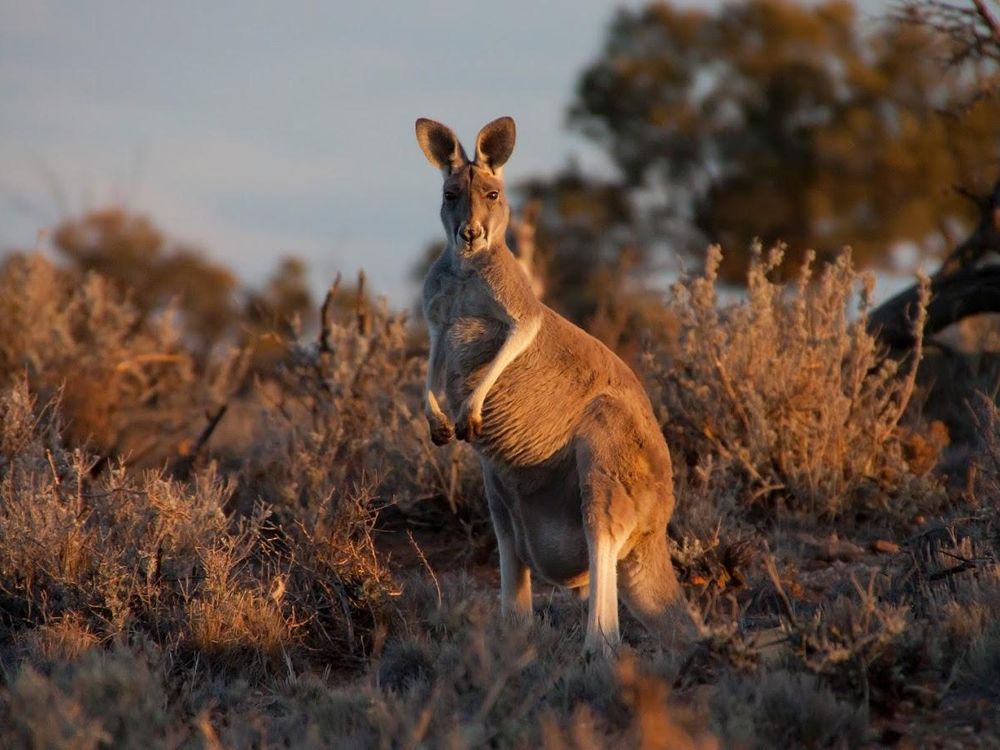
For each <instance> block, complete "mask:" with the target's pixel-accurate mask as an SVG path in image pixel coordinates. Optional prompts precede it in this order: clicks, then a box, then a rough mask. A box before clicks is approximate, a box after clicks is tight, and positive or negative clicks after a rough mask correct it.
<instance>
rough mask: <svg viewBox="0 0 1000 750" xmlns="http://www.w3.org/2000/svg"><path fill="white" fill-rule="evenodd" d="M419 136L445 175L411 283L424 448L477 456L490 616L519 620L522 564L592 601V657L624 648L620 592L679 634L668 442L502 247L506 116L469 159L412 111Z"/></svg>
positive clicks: (509, 124) (595, 346) (639, 398)
mask: <svg viewBox="0 0 1000 750" xmlns="http://www.w3.org/2000/svg"><path fill="white" fill-rule="evenodd" d="M416 131H417V142H418V143H419V145H420V148H421V149H422V150H423V152H424V155H425V156H426V157H427V159H428V161H430V163H431V164H432V165H434V166H435V167H437V168H438V169H440V170H441V173H442V174H443V176H444V190H443V195H442V202H441V221H442V223H443V224H444V229H445V233H446V237H447V245H446V247H445V249H444V250H443V251H442V253H441V255H440V256H439V257H438V258H437V260H436V261H435V262H434V264H433V265H432V266H431V268H430V269H429V271H428V273H427V276H426V278H425V279H424V286H423V309H424V316H425V318H426V320H427V323H428V327H429V329H430V354H429V357H428V367H427V384H426V392H425V404H424V411H425V416H426V418H427V422H428V425H429V427H430V433H431V438H432V440H433V441H434V443H435V444H437V445H444V444H446V443H448V442H449V441H451V440H452V439H454V438H456V437H457V438H458V439H459V440H464V441H467V442H469V443H470V444H471V445H472V447H473V448H474V449H475V450H476V452H477V453H478V455H479V458H480V463H481V465H482V471H483V480H484V485H485V488H486V497H487V502H488V504H489V509H490V516H491V519H492V521H493V528H494V531H495V533H496V538H497V549H498V553H499V557H500V603H501V612H502V613H503V614H504V615H506V616H511V617H530V616H531V613H532V598H531V576H532V573H534V574H535V575H537V576H538V577H539V578H541V579H543V580H545V581H548V582H550V583H553V584H556V585H561V586H566V587H569V588H571V589H575V590H577V592H578V593H579V594H580V595H581V596H583V597H587V596H589V599H590V601H589V612H588V616H587V630H586V636H585V641H584V647H585V650H586V651H588V652H590V653H603V654H605V655H613V654H614V652H615V649H616V647H617V646H618V644H619V643H620V635H619V629H618V596H619V591H620V592H621V595H622V597H623V599H624V601H625V603H626V605H627V606H628V607H629V609H630V610H631V611H632V612H633V613H634V614H635V616H636V617H637V618H638V619H639V620H640V621H641V622H642V623H643V624H644V625H645V627H646V628H647V629H649V630H650V631H651V632H652V633H654V634H655V635H657V636H659V637H660V638H661V639H662V640H664V641H665V642H666V643H668V644H672V643H675V642H676V639H677V638H682V637H688V636H690V635H691V634H692V632H693V627H694V625H693V620H692V617H691V615H690V613H689V611H688V609H687V605H686V602H685V599H684V595H683V591H682V590H681V588H680V585H679V584H678V582H677V577H676V576H675V574H674V570H673V567H672V566H671V563H670V555H669V553H668V548H667V538H666V528H667V522H668V521H669V520H670V516H671V514H672V513H673V507H674V497H673V482H672V475H671V464H670V453H669V451H668V449H667V445H666V442H665V441H664V439H663V435H662V433H661V432H660V429H659V426H658V424H657V422H656V419H655V417H654V416H653V409H652V406H651V405H650V402H649V397H648V396H647V394H646V392H645V390H644V389H643V387H642V385H641V384H640V382H639V380H638V378H637V377H636V376H635V374H634V373H633V372H632V370H631V369H630V368H629V367H628V366H627V365H626V364H625V363H624V362H622V360H621V359H619V358H618V357H617V356H616V355H615V354H614V353H613V352H612V351H611V350H610V349H608V348H607V347H605V346H604V345H603V344H602V343H601V342H599V341H598V340H597V339H595V338H593V337H592V336H590V335H589V334H587V333H586V332H584V331H583V330H582V329H580V328H578V327H577V326H575V325H573V324H572V323H570V322H569V321H568V320H566V319H565V318H563V317H562V316H560V315H559V314H558V313H556V312H555V311H553V310H551V309H550V308H549V307H547V306H546V305H544V304H543V303H542V302H540V301H539V299H538V298H537V297H536V295H535V293H534V292H533V290H532V286H531V282H530V280H529V278H528V276H527V274H526V273H525V272H524V270H523V269H522V267H521V265H520V264H519V263H518V261H517V259H516V258H515V257H514V256H513V255H512V254H511V252H510V250H509V249H508V247H507V245H506V241H505V239H504V235H505V230H506V228H507V223H508V220H509V217H510V209H509V207H508V205H507V199H506V196H505V194H504V181H503V167H504V164H505V163H506V162H507V160H508V159H509V158H510V155H511V153H512V152H513V149H514V139H515V127H514V121H513V120H512V119H511V118H509V117H501V118H499V119H496V120H493V121H492V122H490V123H489V124H487V125H486V126H484V127H483V129H482V130H481V131H480V132H479V135H478V136H477V138H476V150H475V157H474V159H473V160H471V161H470V160H469V158H468V157H467V156H466V153H465V150H464V149H463V148H462V145H461V144H460V143H459V141H458V139H457V138H456V137H455V134H454V133H453V132H452V130H451V129H450V128H448V127H447V126H445V125H442V124H441V123H438V122H434V121H433V120H428V119H424V118H421V119H419V120H417V123H416ZM442 401H444V402H445V404H446V407H447V411H448V413H447V414H446V413H445V410H444V409H443V408H442V406H441V402H442ZM619 586H620V588H619Z"/></svg>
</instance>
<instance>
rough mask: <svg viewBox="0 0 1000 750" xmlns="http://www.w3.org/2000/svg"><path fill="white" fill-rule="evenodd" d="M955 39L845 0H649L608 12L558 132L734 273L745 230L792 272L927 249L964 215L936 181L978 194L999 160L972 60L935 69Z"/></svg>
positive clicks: (998, 126) (691, 245)
mask: <svg viewBox="0 0 1000 750" xmlns="http://www.w3.org/2000/svg"><path fill="white" fill-rule="evenodd" d="M953 44H954V42H953V41H952V40H951V39H950V38H949V37H947V36H946V35H941V34H938V33H936V32H935V31H934V30H933V29H929V28H927V27H926V26H922V25H914V24H912V23H905V22H903V21H902V20H900V19H893V20H889V21H887V22H886V23H884V24H881V25H879V26H877V27H875V28H873V29H866V30H862V29H860V28H859V24H858V17H857V14H856V12H855V10H854V8H853V6H852V5H851V4H850V3H848V2H845V1H844V0H826V2H823V3H822V4H820V5H818V6H806V5H798V4H795V3H792V2H790V1H789V0H749V2H743V3H730V4H726V5H725V6H724V7H722V8H721V9H720V10H718V11H717V12H715V13H710V12H706V11H703V10H686V9H685V10H682V9H675V8H673V7H671V6H670V5H668V4H664V3H656V4H652V5H649V6H647V7H646V8H645V9H643V10H639V11H630V10H623V11H620V12H619V13H618V15H617V17H616V18H615V20H614V22H613V23H612V25H611V27H610V30H609V33H608V38H607V41H606V45H605V48H604V50H603V52H602V53H601V55H600V57H599V58H598V59H597V60H596V61H595V62H594V63H593V64H592V65H590V66H589V67H588V68H587V69H586V70H585V71H584V73H583V74H582V76H581V77H580V79H579V83H578V89H577V94H576V99H575V102H574V104H573V106H572V109H571V122H572V123H574V124H575V126H576V127H579V128H580V129H582V130H583V132H584V133H585V134H587V135H588V136H590V137H591V138H593V139H594V140H595V141H596V142H597V143H598V144H599V145H601V146H602V147H603V148H604V149H605V150H606V151H607V152H608V154H609V155H610V156H611V157H612V159H613V161H614V163H615V164H616V165H617V166H618V168H619V169H620V172H621V176H622V180H623V181H624V183H625V185H626V186H627V187H628V188H629V189H630V190H636V189H643V190H644V191H646V192H647V193H649V194H651V195H652V196H654V200H653V204H654V210H655V211H656V212H657V213H658V214H659V218H660V219H661V220H662V219H664V218H671V219H673V220H674V221H675V223H674V225H673V226H669V225H667V224H664V223H663V222H662V221H661V222H660V223H659V224H658V226H660V227H661V230H660V234H661V236H663V237H665V238H667V239H670V240H671V241H672V242H673V243H675V245H676V246H677V247H679V249H682V250H685V251H687V252H701V251H702V250H703V248H704V247H705V246H706V243H707V242H708V241H716V242H721V243H722V244H723V246H724V247H726V249H727V252H728V256H727V257H728V261H727V263H726V265H724V267H723V268H722V273H723V275H724V276H725V277H727V278H729V279H739V278H741V277H742V274H743V271H744V268H745V265H746V257H745V254H744V253H743V252H742V251H744V250H745V248H746V247H747V246H748V243H749V241H750V240H751V239H752V238H753V237H760V238H761V239H762V240H763V241H764V242H765V243H771V242H774V241H778V240H782V241H785V242H787V243H788V244H789V246H790V252H789V253H788V254H787V260H786V262H787V263H791V264H796V263H797V262H798V261H799V259H800V257H801V253H802V252H803V251H805V250H806V249H807V248H814V249H816V250H817V251H819V252H820V253H821V255H822V254H824V253H830V254H832V253H837V252H839V251H840V249H841V248H842V247H843V246H844V245H851V246H853V248H854V251H855V257H856V258H858V259H860V260H861V261H862V262H869V263H872V262H877V261H881V260H884V259H885V257H886V255H887V250H888V248H890V247H891V246H892V245H893V244H894V243H897V242H901V241H911V242H915V243H918V244H919V245H921V246H922V247H923V248H924V249H926V250H937V251H940V250H942V249H944V248H945V247H948V246H950V245H951V244H953V239H954V237H955V236H957V235H958V234H960V233H961V232H962V231H963V230H964V229H966V228H967V227H969V226H970V225H971V224H972V223H973V220H974V218H975V215H974V213H973V212H972V211H971V210H970V208H969V206H968V205H967V203H966V202H965V201H963V200H962V199H961V197H960V196H957V195H956V194H955V193H954V192H953V191H951V190H949V189H948V186H950V185H953V184H964V185H976V186H982V185H984V184H987V183H988V182H989V181H991V179H992V176H993V175H992V170H993V169H994V166H993V165H995V164H996V163H997V160H998V159H1000V138H998V137H997V134H998V133H1000V100H998V98H997V97H979V98H976V97H975V93H976V91H977V90H978V89H977V86H978V79H977V77H976V76H975V75H974V71H973V70H972V67H973V65H974V63H973V61H971V60H970V59H968V58H965V59H959V60H957V61H956V64H954V65H952V66H950V67H946V66H942V64H941V59H942V58H945V57H947V56H948V53H949V50H953ZM969 102H971V104H969ZM959 106H968V111H967V112H966V113H965V114H964V116H963V117H948V116H942V115H941V114H940V112H942V111H943V112H951V111H954V110H955V109H956V108H958V107H959ZM678 219H679V220H680V226H682V227H683V228H684V229H685V230H686V231H678V228H677V223H676V222H677V220H678Z"/></svg>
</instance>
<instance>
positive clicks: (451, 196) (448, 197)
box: [444, 190, 458, 203]
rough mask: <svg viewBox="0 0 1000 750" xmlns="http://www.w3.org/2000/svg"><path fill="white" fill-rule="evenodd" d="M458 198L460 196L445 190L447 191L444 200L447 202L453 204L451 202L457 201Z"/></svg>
mask: <svg viewBox="0 0 1000 750" xmlns="http://www.w3.org/2000/svg"><path fill="white" fill-rule="evenodd" d="M457 197H458V196H457V195H455V194H454V193H453V192H451V191H450V190H445V191H444V199H445V200H446V201H448V202H449V203H451V202H452V201H453V200H455V199H456V198H457Z"/></svg>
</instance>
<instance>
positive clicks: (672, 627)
mask: <svg viewBox="0 0 1000 750" xmlns="http://www.w3.org/2000/svg"><path fill="white" fill-rule="evenodd" d="M618 570H619V575H620V577H621V585H622V599H623V600H624V601H625V604H626V605H627V606H628V608H629V610H630V611H631V612H632V614H633V615H635V617H636V619H638V620H639V622H641V623H642V624H643V625H644V626H645V627H646V629H647V630H648V631H650V633H652V634H653V635H654V636H656V637H658V638H659V639H660V641H661V643H662V644H663V645H664V646H666V647H677V646H683V645H685V644H687V643H689V642H690V641H691V640H693V639H694V637H695V636H696V635H697V626H696V625H695V620H694V619H693V617H692V614H691V612H690V610H689V609H688V605H687V600H686V599H685V597H684V591H683V589H682V588H681V585H680V583H679V582H678V581H677V576H676V574H675V573H674V567H673V565H672V564H671V562H670V551H669V549H668V547H667V536H666V531H665V530H663V531H660V530H655V531H652V532H650V533H648V534H644V535H643V536H642V537H641V538H640V539H639V540H638V541H637V542H636V544H635V546H634V547H633V548H632V549H631V550H630V551H629V553H628V554H627V555H626V556H625V558H624V559H623V560H622V561H621V563H619V566H618Z"/></svg>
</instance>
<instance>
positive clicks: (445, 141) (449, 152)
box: [417, 117, 469, 177]
mask: <svg viewBox="0 0 1000 750" xmlns="http://www.w3.org/2000/svg"><path fill="white" fill-rule="evenodd" d="M417 143H419V144H420V148H421V149H422V150H423V152H424V156H426V157H427V161H429V162H430V163H431V164H433V165H434V166H435V167H437V168H438V169H440V170H441V171H442V172H443V173H444V176H445V177H447V176H448V175H449V174H451V173H452V172H454V171H455V170H456V169H461V168H462V167H464V166H465V165H466V164H468V163H469V158H468V157H467V156H466V155H465V149H463V148H462V144H461V143H459V142H458V138H457V137H456V136H455V133H454V132H452V129H451V128H449V127H448V126H447V125H442V124H441V123H439V122H434V120H428V119H427V118H426V117H421V118H420V119H419V120H417Z"/></svg>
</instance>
